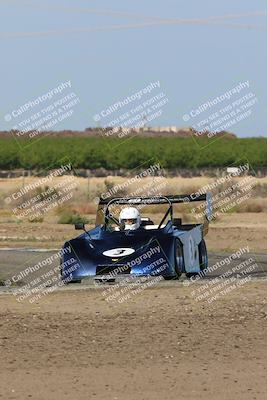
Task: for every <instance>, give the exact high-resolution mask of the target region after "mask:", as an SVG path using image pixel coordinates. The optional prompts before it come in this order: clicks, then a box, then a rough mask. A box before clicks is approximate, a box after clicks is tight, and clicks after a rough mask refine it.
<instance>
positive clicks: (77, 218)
mask: <svg viewBox="0 0 267 400" xmlns="http://www.w3.org/2000/svg"><path fill="white" fill-rule="evenodd" d="M88 222H89V221H88V219H87V218H85V217H82V216H81V215H80V214H78V213H77V212H73V211H71V210H69V211H67V210H65V211H64V212H63V213H62V214H61V215H60V217H59V219H58V223H59V224H71V225H74V224H78V223H84V224H87V223H88Z"/></svg>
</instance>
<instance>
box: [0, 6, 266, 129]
mask: <svg viewBox="0 0 267 400" xmlns="http://www.w3.org/2000/svg"><path fill="white" fill-rule="evenodd" d="M50 7H51V8H50ZM92 10H97V12H95V13H93V12H92ZM110 11H113V13H112V12H110ZM115 11H116V12H122V14H121V15H120V14H119V13H116V12H115ZM264 11H265V13H266V14H265V15H259V16H256V15H248V16H245V17H239V18H237V17H236V18H229V19H227V20H226V19H225V20H220V22H221V23H225V24H227V23H228V24H230V25H219V24H162V23H161V24H157V25H156V24H155V25H152V26H140V27H137V26H136V25H137V24H144V25H145V24H147V23H148V22H149V21H152V19H153V18H159V19H165V20H166V19H168V18H170V19H175V18H177V19H178V18H181V19H190V18H196V19H205V18H209V17H213V16H225V15H233V14H237V15H240V14H251V13H255V12H264ZM0 21H1V25H0V49H1V64H0V65H1V75H0V76H1V92H2V96H1V99H0V130H4V129H10V128H11V127H12V121H11V122H6V121H5V120H4V116H5V115H6V114H8V113H10V111H11V110H14V109H17V108H18V107H19V106H21V105H23V104H25V103H26V102H27V101H28V100H31V99H34V98H36V97H38V96H39V95H41V94H43V93H46V92H47V91H48V90H50V89H52V88H54V87H56V86H57V85H58V84H59V83H60V82H62V81H68V80H70V81H71V83H72V89H73V91H74V92H75V93H76V94H77V96H79V99H80V104H79V105H78V106H77V107H76V108H75V110H74V113H73V115H72V116H71V117H70V118H68V119H66V120H65V121H63V122H61V123H59V124H58V125H57V127H56V128H55V129H56V130H59V129H79V130H83V129H84V128H86V127H88V126H95V125H96V123H95V122H94V120H93V116H94V115H95V114H96V113H99V112H100V111H101V110H103V109H106V108H107V107H108V106H109V105H111V104H113V103H114V102H116V101H117V100H121V99H124V98H125V97H127V96H128V95H131V94H133V93H135V92H137V91H138V90H140V89H142V88H143V87H145V86H146V85H147V84H148V83H149V82H153V81H158V80H159V81H160V84H161V89H162V91H164V92H165V93H166V96H167V97H168V100H169V101H168V103H167V104H166V105H165V106H164V108H163V112H162V115H161V116H160V117H159V118H158V119H156V120H154V121H153V122H152V123H151V125H153V126H166V125H176V126H187V125H188V124H187V123H186V122H185V121H183V119H182V117H183V115H184V114H187V113H188V112H189V111H190V110H192V109H196V108H197V107H198V106H199V105H201V104H203V103H205V102H206V101H207V100H211V99H214V98H216V97H217V96H219V95H222V94H223V93H225V92H226V91H227V90H229V89H231V88H233V87H235V86H236V85H237V84H238V83H239V82H244V81H249V83H250V90H251V91H253V93H254V94H255V96H256V97H257V100H258V101H257V103H256V104H255V105H254V106H253V110H252V113H251V115H250V116H249V117H248V118H246V119H244V120H243V121H241V122H239V123H237V124H235V125H234V126H233V127H232V129H230V130H231V131H233V132H234V133H236V134H238V135H239V136H259V135H261V136H267V129H266V110H267V91H266V71H267V65H266V64H267V62H266V61H267V57H266V42H267V40H266V39H267V3H266V0H265V1H264V0H255V1H253V2H252V1H251V0H249V1H248V0H235V1H233V0H224V1H222V2H219V1H214V0H203V1H199V0H164V1H163V0H156V1H155V0H135V1H132V0H131V1H130V0H113V1H110V0H109V1H104V0H97V1H85V0H75V1H74V0H73V1H66V0H65V1H63V0H53V1H52V0H50V1H49V0H42V1H41V0H33V1H23V0H18V1H11V0H10V1H0ZM153 21H154V22H155V21H156V19H154V20H153ZM158 21H159V20H158ZM231 24H233V25H235V24H240V25H239V26H232V25H231ZM122 25H123V26H126V25H129V27H126V28H125V29H122V27H121V26H122ZM244 25H252V27H251V28H250V29H248V28H246V27H244ZM256 25H257V26H261V27H262V26H265V27H266V29H264V28H263V29H256V28H255V26H256ZM111 26H117V27H118V26H120V27H121V29H109V27H111ZM96 27H97V28H99V27H105V29H103V30H96V31H86V29H87V28H96ZM82 28H86V29H85V30H84V31H80V32H77V31H76V32H70V31H71V30H72V29H74V30H75V29H82ZM48 31H57V32H52V33H51V34H43V35H41V34H36V35H35V34H33V35H29V36H27V35H26V36H24V35H22V33H25V32H27V33H28V32H39V33H40V32H48ZM62 31H63V32H62ZM153 93H155V94H156V93H157V92H156V91H155V92H153ZM245 93H248V91H247V90H245V91H244V94H245ZM135 104H137V103H135ZM227 104H229V101H226V102H223V103H222V105H223V106H226V105H227ZM214 111H215V109H214ZM212 112H213V110H211V111H209V114H210V113H212ZM209 114H207V115H209ZM203 115H204V114H203Z"/></svg>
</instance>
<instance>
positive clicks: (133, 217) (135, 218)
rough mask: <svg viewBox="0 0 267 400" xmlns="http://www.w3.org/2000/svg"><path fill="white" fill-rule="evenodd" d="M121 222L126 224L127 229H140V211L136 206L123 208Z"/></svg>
mask: <svg viewBox="0 0 267 400" xmlns="http://www.w3.org/2000/svg"><path fill="white" fill-rule="evenodd" d="M119 222H120V224H121V223H124V224H125V229H129V230H131V231H133V230H135V229H138V228H139V227H140V225H141V217H140V213H139V211H138V210H137V208H135V207H126V208H123V209H122V210H121V212H120V218H119Z"/></svg>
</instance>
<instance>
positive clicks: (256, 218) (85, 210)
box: [0, 176, 267, 252]
mask: <svg viewBox="0 0 267 400" xmlns="http://www.w3.org/2000/svg"><path fill="white" fill-rule="evenodd" d="M38 179H39V178H37V177H28V178H14V179H0V247H8V246H10V247H37V248H40V247H44V248H60V246H61V245H62V243H63V242H64V241H65V240H68V239H70V238H71V237H73V236H75V235H76V234H77V232H75V230H74V226H73V224H74V222H75V221H77V218H81V219H82V220H84V221H85V222H87V226H88V227H92V226H93V225H94V223H95V214H96V208H97V206H96V203H95V201H94V199H95V198H96V197H98V196H100V195H101V194H102V193H107V191H108V190H112V188H114V187H116V185H123V183H125V182H127V181H128V179H127V178H122V177H112V176H109V177H107V178H90V179H89V180H88V179H86V178H78V177H75V176H74V177H73V181H74V183H75V187H74V189H72V190H71V194H72V198H71V199H70V200H68V201H66V202H64V203H63V204H62V205H61V206H57V205H56V203H55V204H54V203H53V202H52V206H54V207H51V210H50V211H49V212H47V213H43V214H42V215H41V217H40V218H39V219H38V218H37V219H34V220H33V222H31V221H30V218H19V216H18V215H15V214H14V212H13V211H12V209H14V207H15V206H18V204H19V203H21V201H20V202H19V203H16V201H15V202H13V203H11V204H7V203H6V202H5V200H4V199H5V198H6V197H7V196H10V195H11V194H12V193H14V192H16V191H18V190H19V189H20V188H21V187H26V186H27V185H29V184H34V183H36V182H38ZM64 179H66V177H64V176H63V177H59V178H56V180H55V181H53V184H57V182H61V181H63V182H64ZM214 179H215V178H209V177H196V178H181V177H180V178H179V177H176V178H164V179H163V180H161V179H160V180H159V182H160V184H161V186H159V192H160V193H162V194H173V193H194V192H195V191H197V190H198V189H199V188H201V187H205V186H206V185H207V184H209V183H212V182H214ZM242 179H243V178H241V177H240V178H236V181H241V180H242ZM156 182H157V179H153V178H145V179H143V180H142V181H141V184H140V181H138V182H137V183H136V182H135V183H134V184H133V185H131V186H129V187H127V188H126V189H124V191H123V194H131V193H136V190H137V188H139V189H140V187H141V188H143V189H145V188H146V189H147V188H148V187H152V186H153V187H156ZM162 182H163V183H164V185H162ZM255 182H256V183H255V185H254V187H253V190H252V195H251V198H249V199H248V200H245V201H244V202H242V203H240V204H239V205H238V206H234V207H233V208H232V209H230V210H229V211H228V212H224V213H223V212H222V213H220V214H219V215H218V216H217V218H216V219H215V220H214V221H213V222H212V223H211V224H210V234H209V235H208V236H207V243H208V246H209V249H210V250H212V251H226V252H227V251H230V250H231V249H236V247H237V246H238V245H240V246H241V245H242V243H243V244H244V243H248V244H249V245H250V248H251V250H253V251H258V252H266V240H267V203H266V196H267V178H257V179H256V181H255ZM41 190H45V189H44V187H43V186H41ZM33 192H34V193H33ZM33 192H30V193H28V195H27V196H28V197H27V196H26V198H24V201H25V202H26V201H27V198H28V199H30V198H31V197H32V196H33V195H34V194H35V191H33ZM119 193H122V192H119ZM119 193H118V194H119ZM144 194H146V193H144ZM164 210H165V208H162V210H161V209H160V207H158V206H157V207H149V208H147V209H144V211H143V213H144V215H149V216H150V217H151V218H152V219H153V220H155V221H157V220H159V219H160V218H161V217H162V212H163V211H164ZM190 210H191V208H190V207H188V206H186V205H180V206H175V213H176V215H177V216H180V217H182V219H183V221H184V222H190V221H192V222H194V221H195V218H194V215H193V214H192V213H190Z"/></svg>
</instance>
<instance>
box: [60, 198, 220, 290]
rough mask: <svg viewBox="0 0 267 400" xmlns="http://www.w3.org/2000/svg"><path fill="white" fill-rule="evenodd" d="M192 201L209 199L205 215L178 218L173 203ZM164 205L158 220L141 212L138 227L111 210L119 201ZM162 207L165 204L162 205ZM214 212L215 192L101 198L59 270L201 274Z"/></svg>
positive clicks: (70, 273)
mask: <svg viewBox="0 0 267 400" xmlns="http://www.w3.org/2000/svg"><path fill="white" fill-rule="evenodd" d="M192 201H202V202H204V201H205V202H206V204H205V207H204V208H203V209H202V210H203V218H204V221H203V222H202V223H195V224H183V223H182V220H181V218H174V215H173V214H174V212H173V211H174V210H173V205H174V204H177V203H188V202H192ZM151 205H156V206H158V205H165V206H166V212H165V213H164V215H163V216H162V218H161V220H160V222H159V223H158V224H154V222H153V221H152V220H151V219H150V218H148V217H142V218H140V224H139V226H138V228H137V229H134V230H132V229H125V223H124V222H123V221H122V220H121V219H120V218H119V219H118V218H117V217H116V216H115V213H112V212H111V209H112V208H114V206H115V207H117V208H118V207H119V208H121V209H122V210H123V209H124V208H125V206H127V207H131V208H135V209H138V208H139V209H141V208H142V207H146V208H148V206H151ZM160 209H162V207H161V208H160ZM211 216H212V199H211V194H210V193H206V194H202V195H199V196H198V197H194V198H192V196H190V195H174V196H155V197H141V198H139V197H117V198H111V199H108V200H105V199H100V200H99V204H98V209H97V215H96V224H95V227H94V228H93V229H91V230H86V229H85V226H84V224H82V223H81V224H76V225H75V228H76V229H82V230H83V231H84V232H83V233H82V234H81V235H80V236H78V237H76V238H74V239H71V240H70V241H67V242H66V243H65V244H64V246H63V248H62V259H61V275H62V278H63V279H64V280H65V281H66V282H81V280H82V279H84V278H86V277H90V276H94V277H96V278H99V279H105V280H107V281H108V280H113V281H114V280H115V278H116V277H119V275H121V274H132V275H136V276H140V275H154V276H158V275H161V276H163V277H164V278H165V279H175V278H178V277H179V276H180V275H181V274H182V273H185V274H186V275H187V276H189V277H190V276H192V275H195V274H199V273H200V272H201V271H203V270H205V269H206V268H207V266H208V255H207V249H206V245H205V241H204V236H205V235H206V234H207V232H208V225H209V221H210V219H211Z"/></svg>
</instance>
